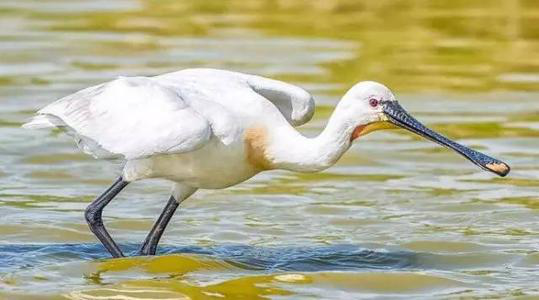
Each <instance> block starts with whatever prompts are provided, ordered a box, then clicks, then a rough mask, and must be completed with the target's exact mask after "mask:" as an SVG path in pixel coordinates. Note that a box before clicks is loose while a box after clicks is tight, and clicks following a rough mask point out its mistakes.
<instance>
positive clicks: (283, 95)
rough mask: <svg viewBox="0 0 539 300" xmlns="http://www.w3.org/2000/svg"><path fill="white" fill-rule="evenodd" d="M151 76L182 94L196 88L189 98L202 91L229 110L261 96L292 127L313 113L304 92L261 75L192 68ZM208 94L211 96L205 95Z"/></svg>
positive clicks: (248, 106)
mask: <svg viewBox="0 0 539 300" xmlns="http://www.w3.org/2000/svg"><path fill="white" fill-rule="evenodd" d="M155 78H156V79H157V80H163V81H165V82H167V84H170V85H173V86H177V87H178V88H181V89H182V92H185V95H186V97H191V95H189V87H188V86H191V87H195V89H196V91H195V93H192V97H197V96H196V95H193V94H200V93H201V92H202V93H205V96H204V98H205V99H208V100H211V101H215V102H218V103H219V104H220V105H222V106H224V107H230V108H232V109H234V108H235V106H236V105H240V106H242V109H243V110H245V109H250V110H253V109H255V107H256V105H255V103H254V102H252V101H257V100H261V99H263V100H266V101H269V102H270V103H271V104H273V106H275V107H276V108H277V109H278V110H279V111H280V113H281V114H282V115H283V117H284V118H285V119H286V120H287V121H288V123H290V124H291V125H292V126H300V125H303V124H305V123H307V122H308V121H309V120H310V119H311V118H312V116H313V114H314V108H315V107H314V99H313V97H312V96H311V94H309V93H308V92H307V91H305V90H304V89H302V88H300V87H298V86H295V85H292V84H289V83H286V82H282V81H278V80H273V79H269V78H265V77H261V76H256V75H250V74H244V73H239V72H232V71H226V70H218V69H209V68H196V69H185V70H181V71H177V72H173V73H168V74H163V75H159V76H157V77H155ZM209 94H211V96H208V95H209ZM183 95H184V94H182V96H183ZM250 101H251V102H250ZM237 113H240V114H241V112H237Z"/></svg>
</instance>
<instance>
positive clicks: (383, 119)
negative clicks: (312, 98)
mask: <svg viewBox="0 0 539 300" xmlns="http://www.w3.org/2000/svg"><path fill="white" fill-rule="evenodd" d="M337 109H339V110H340V111H341V112H343V113H344V114H345V115H346V116H347V119H348V120H350V122H352V123H353V127H354V131H353V133H352V135H351V139H352V140H355V139H357V138H358V137H360V136H363V135H366V134H368V133H370V132H373V131H376V130H381V129H391V128H404V129H406V130H408V131H411V132H413V133H415V134H418V135H420V136H422V137H424V138H427V139H429V140H431V141H433V142H436V143H438V144H440V145H442V146H445V147H447V148H449V149H452V150H454V151H456V152H457V153H459V154H461V155H462V156H464V157H465V158H467V159H468V160H470V161H471V162H473V163H474V164H476V165H478V166H479V167H481V168H483V169H484V170H487V171H490V172H493V173H496V174H498V175H500V176H505V175H507V173H509V170H510V168H509V166H508V165H507V164H506V163H504V162H502V161H499V160H497V159H495V158H492V157H490V156H487V155H485V154H483V153H480V152H478V151H475V150H473V149H470V148H468V147H466V146H463V145H461V144H458V143H456V142H454V141H452V140H450V139H448V138H446V137H445V136H443V135H441V134H439V133H437V132H435V131H433V130H431V129H429V128H427V127H426V126H424V125H423V124H421V123H420V122H419V121H417V120H416V119H415V118H413V117H412V116H411V115H410V114H409V113H408V112H407V111H406V110H405V109H404V108H403V107H402V106H400V104H399V103H398V102H397V100H396V98H395V96H394V95H393V93H392V92H391V91H390V90H389V89H388V88H387V87H386V86H384V85H383V84H380V83H377V82H373V81H363V82H359V83H357V84H356V85H354V86H353V87H352V88H351V89H350V90H349V91H348V92H347V93H346V94H345V95H344V97H343V99H342V100H341V102H340V103H339V105H338V106H337Z"/></svg>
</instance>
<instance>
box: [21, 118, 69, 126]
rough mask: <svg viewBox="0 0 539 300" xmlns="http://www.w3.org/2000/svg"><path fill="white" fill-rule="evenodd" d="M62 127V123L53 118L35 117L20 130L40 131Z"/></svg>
mask: <svg viewBox="0 0 539 300" xmlns="http://www.w3.org/2000/svg"><path fill="white" fill-rule="evenodd" d="M61 125H64V124H63V122H62V121H61V120H60V119H59V118H57V117H54V116H51V115H37V116H35V117H33V118H32V119H31V120H30V121H29V122H27V123H24V124H23V125H22V128H25V129H41V128H52V127H58V126H61Z"/></svg>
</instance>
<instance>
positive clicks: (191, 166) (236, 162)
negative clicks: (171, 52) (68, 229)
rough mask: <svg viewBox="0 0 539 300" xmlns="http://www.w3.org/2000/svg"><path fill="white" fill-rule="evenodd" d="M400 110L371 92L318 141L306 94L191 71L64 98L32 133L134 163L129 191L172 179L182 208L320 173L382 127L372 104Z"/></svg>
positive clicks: (347, 102) (347, 101) (352, 101)
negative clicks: (208, 197)
mask: <svg viewBox="0 0 539 300" xmlns="http://www.w3.org/2000/svg"><path fill="white" fill-rule="evenodd" d="M371 97H375V98H377V99H386V100H394V97H393V95H392V94H391V92H389V90H388V89H387V88H386V87H384V86H383V85H380V84H377V83H373V82H363V83H360V84H358V85H356V87H355V88H352V89H351V90H350V92H348V93H347V94H346V95H345V96H344V97H343V98H342V100H341V101H340V102H339V104H338V105H337V107H336V109H335V112H334V114H333V115H332V116H331V118H330V119H329V122H328V125H327V126H326V128H325V129H324V131H323V132H322V133H321V134H320V135H318V136H317V137H313V138H308V137H305V136H303V135H301V134H300V133H299V132H298V131H297V130H295V129H294V128H293V126H298V125H301V124H304V123H306V122H307V121H309V120H310V119H311V117H312V115H313V112H314V100H313V98H312V96H311V95H310V94H309V93H307V92H306V91H305V90H303V89H302V88H300V87H297V86H294V85H291V84H288V83H284V82H281V81H277V80H273V79H268V78H264V77H260V76H255V75H248V74H243V73H237V72H230V71H224V70H215V69H186V70H182V71H178V72H174V73H168V74H163V75H159V76H155V77H123V78H118V79H116V80H113V81H110V82H107V83H104V84H100V85H97V86H94V87H90V88H87V89H84V90H81V91H79V92H76V93H74V94H72V95H69V96H67V97H64V98H62V99H60V100H58V101H56V102H54V103H52V104H50V105H48V106H46V107H45V108H43V109H41V110H40V111H39V112H38V114H37V116H36V117H34V119H33V120H31V121H30V122H29V123H27V124H25V125H24V126H25V127H28V128H48V127H59V128H61V129H65V130H67V132H69V133H71V134H72V135H73V136H75V138H76V140H77V142H78V144H79V146H80V147H81V148H82V150H83V151H85V152H86V153H89V154H92V155H94V156H96V157H103V158H110V157H119V158H122V159H124V160H125V164H124V167H123V170H122V177H123V179H124V180H126V181H134V180H139V179H144V178H164V179H168V180H171V181H173V182H175V188H174V192H173V195H174V196H175V198H176V199H177V200H178V201H182V200H183V199H185V197H188V196H189V195H190V194H191V193H193V192H194V191H195V190H196V189H198V188H205V189H219V188H225V187H228V186H231V185H234V184H237V183H240V182H242V181H244V180H247V179H249V178H250V177H252V176H254V175H255V174H257V173H258V172H260V171H263V170H269V169H287V170H294V171H302V172H316V171H320V170H323V169H325V168H328V167H330V166H331V165H333V164H334V163H335V162H336V161H337V160H338V159H339V158H340V157H341V155H342V154H343V153H344V152H345V151H346V150H347V149H348V148H349V147H350V145H351V142H352V140H353V139H354V138H355V136H356V135H355V133H354V132H356V129H357V128H359V127H358V126H360V125H361V126H362V125H366V124H370V123H373V122H377V121H380V120H382V119H381V113H382V112H381V108H380V107H376V108H373V107H370V106H369V99H370V98H371Z"/></svg>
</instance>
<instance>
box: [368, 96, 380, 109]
mask: <svg viewBox="0 0 539 300" xmlns="http://www.w3.org/2000/svg"><path fill="white" fill-rule="evenodd" d="M369 104H370V105H371V106H372V107H376V106H378V100H376V99H374V98H371V99H369Z"/></svg>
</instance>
